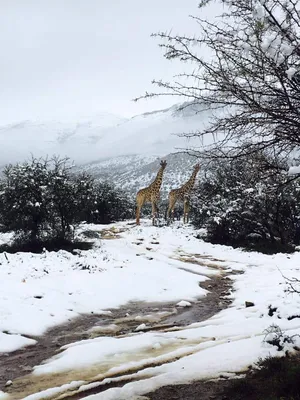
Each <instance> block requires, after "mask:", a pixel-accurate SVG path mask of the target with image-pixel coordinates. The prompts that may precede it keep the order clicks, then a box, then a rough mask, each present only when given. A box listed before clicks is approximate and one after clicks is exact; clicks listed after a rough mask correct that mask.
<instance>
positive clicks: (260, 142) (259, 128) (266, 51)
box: [136, 0, 300, 157]
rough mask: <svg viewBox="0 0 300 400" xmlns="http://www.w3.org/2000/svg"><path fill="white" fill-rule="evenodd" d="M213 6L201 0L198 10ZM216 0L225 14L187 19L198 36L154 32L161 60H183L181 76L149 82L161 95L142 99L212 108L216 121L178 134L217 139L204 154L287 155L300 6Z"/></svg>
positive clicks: (294, 120)
mask: <svg viewBox="0 0 300 400" xmlns="http://www.w3.org/2000/svg"><path fill="white" fill-rule="evenodd" d="M211 3H213V0H202V2H201V4H200V5H199V8H200V12H201V11H202V10H203V9H205V8H206V7H208V6H210V5H211ZM215 3H220V4H221V5H223V10H224V11H223V13H222V14H221V15H220V16H219V17H217V18H216V19H215V20H208V19H202V18H201V17H199V16H193V17H192V19H193V20H194V21H195V27H197V26H198V29H199V31H200V32H199V35H198V36H195V37H189V36H184V35H183V36H180V35H174V36H173V35H172V34H168V33H163V32H160V33H157V34H154V35H153V36H155V37H158V38H159V39H160V42H161V44H160V46H161V47H162V48H163V49H164V51H165V53H164V57H165V58H167V59H168V60H173V59H177V60H180V61H182V62H183V63H186V73H183V74H181V75H178V76H176V77H175V78H174V81H173V82H164V81H161V80H155V81H153V83H154V84H155V85H157V86H158V88H159V90H158V93H146V94H145V95H144V96H142V97H140V98H150V97H153V96H157V95H169V96H181V97H183V98H184V99H185V100H188V102H187V103H184V104H183V106H182V107H188V106H189V107H190V106H196V108H197V110H198V111H197V112H201V110H203V111H204V110H207V109H209V110H211V111H212V113H213V115H214V118H212V120H211V121H210V123H208V124H207V125H206V126H205V127H204V128H203V129H202V130H201V131H198V132H192V133H188V132H187V133H184V134H183V135H184V136H187V137H195V136H198V137H201V138H204V139H205V138H206V137H208V136H213V137H214V139H215V140H214V142H213V144H210V145H205V146H204V150H205V151H204V153H202V156H203V155H205V154H207V155H208V156H209V157H214V156H216V157H222V156H226V157H228V156H230V154H231V152H233V153H234V157H236V156H238V155H239V152H238V151H237V149H240V154H241V155H245V154H251V153H253V152H257V151H261V150H266V149H272V151H276V153H277V154H279V153H282V154H291V152H293V151H294V150H297V149H298V147H299V145H300V1H298V0H215ZM207 54H209V56H207ZM136 100H138V99H136ZM199 109H200V111H199ZM210 143H211V141H210ZM204 144H205V140H204ZM194 153H196V154H197V155H199V150H195V151H194Z"/></svg>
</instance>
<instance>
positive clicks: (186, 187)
mask: <svg viewBox="0 0 300 400" xmlns="http://www.w3.org/2000/svg"><path fill="white" fill-rule="evenodd" d="M197 173H198V171H197V170H195V171H193V173H192V175H191V177H190V179H189V180H188V181H187V182H186V183H185V184H184V185H183V186H182V188H181V189H183V190H184V191H187V192H188V191H190V190H192V188H193V187H194V184H195V180H196V176H197Z"/></svg>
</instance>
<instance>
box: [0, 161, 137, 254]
mask: <svg viewBox="0 0 300 400" xmlns="http://www.w3.org/2000/svg"><path fill="white" fill-rule="evenodd" d="M0 189H1V192H0V206H1V211H0V213H1V221H2V227H1V228H2V230H4V231H15V243H14V246H15V248H19V249H25V248H28V249H40V250H42V248H43V247H44V246H45V245H46V244H47V246H46V247H48V248H53V249H54V248H58V247H59V246H61V248H62V247H63V248H66V247H70V246H71V245H70V243H71V242H73V241H74V225H75V224H77V223H79V222H81V221H87V222H96V223H110V222H114V221H118V220H122V219H125V218H128V217H130V216H132V214H133V205H132V203H131V201H130V200H129V198H128V197H127V196H126V195H125V194H124V193H123V192H122V191H121V190H118V189H115V188H114V187H113V186H111V185H108V184H107V183H98V182H95V180H94V178H93V177H92V176H90V175H88V174H86V173H80V174H73V173H72V165H71V164H70V163H69V160H68V159H60V158H52V159H50V160H48V159H46V160H44V159H35V158H32V160H31V161H30V162H25V163H23V164H16V165H9V166H7V167H6V168H5V170H4V178H3V180H2V181H1V188H0ZM71 247H72V246H71Z"/></svg>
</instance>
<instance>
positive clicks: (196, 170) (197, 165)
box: [194, 163, 200, 172]
mask: <svg viewBox="0 0 300 400" xmlns="http://www.w3.org/2000/svg"><path fill="white" fill-rule="evenodd" d="M199 170H200V164H199V163H198V164H196V165H194V171H195V172H199Z"/></svg>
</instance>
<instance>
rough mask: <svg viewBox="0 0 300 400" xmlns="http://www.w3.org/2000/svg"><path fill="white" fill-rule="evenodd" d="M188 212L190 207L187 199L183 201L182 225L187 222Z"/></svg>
mask: <svg viewBox="0 0 300 400" xmlns="http://www.w3.org/2000/svg"><path fill="white" fill-rule="evenodd" d="M189 211H190V205H189V201H188V199H184V203H183V223H184V224H185V223H187V222H188V221H189Z"/></svg>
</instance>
